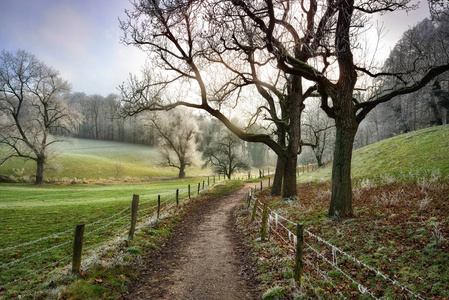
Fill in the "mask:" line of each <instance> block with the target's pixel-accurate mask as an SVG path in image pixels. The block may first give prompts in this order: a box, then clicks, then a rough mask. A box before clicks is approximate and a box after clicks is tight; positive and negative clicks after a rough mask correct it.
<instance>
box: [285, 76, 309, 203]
mask: <svg viewBox="0 0 449 300" xmlns="http://www.w3.org/2000/svg"><path fill="white" fill-rule="evenodd" d="M289 81H290V82H289V91H288V97H287V98H288V101H287V102H288V103H287V111H288V118H289V120H290V124H289V126H288V145H287V149H286V150H287V153H286V155H285V156H286V157H285V160H284V178H283V186H282V198H283V199H294V198H298V195H297V193H296V162H297V160H298V153H299V152H300V151H299V150H300V148H299V144H300V140H301V128H300V126H301V113H302V110H303V109H304V103H303V98H302V81H301V77H299V76H295V75H293V76H291V77H290V78H289Z"/></svg>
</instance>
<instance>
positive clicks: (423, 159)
mask: <svg viewBox="0 0 449 300" xmlns="http://www.w3.org/2000/svg"><path fill="white" fill-rule="evenodd" d="M331 172H332V163H330V164H328V165H326V166H325V167H323V168H321V169H319V170H317V171H315V172H313V173H310V174H308V175H306V176H301V177H300V178H299V180H300V182H308V181H310V180H328V179H330V178H331ZM432 172H434V173H435V175H438V176H441V177H447V176H449V125H445V126H437V127H431V128H426V129H423V130H418V131H414V132H410V133H407V134H403V135H400V136H396V137H393V138H390V139H386V140H383V141H380V142H378V143H375V144H372V145H369V146H366V147H363V148H361V149H358V150H356V151H354V153H353V159H352V177H353V178H354V179H362V178H373V177H380V176H385V174H389V175H391V176H392V177H396V178H402V179H404V180H407V179H413V178H418V177H422V176H424V175H430V174H429V173H432Z"/></svg>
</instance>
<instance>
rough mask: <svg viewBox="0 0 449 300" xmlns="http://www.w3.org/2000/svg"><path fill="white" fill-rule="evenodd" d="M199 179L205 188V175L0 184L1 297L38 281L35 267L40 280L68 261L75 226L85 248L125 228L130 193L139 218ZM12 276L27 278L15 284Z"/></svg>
mask: <svg viewBox="0 0 449 300" xmlns="http://www.w3.org/2000/svg"><path fill="white" fill-rule="evenodd" d="M203 181H204V182H205V185H206V187H207V178H187V179H182V180H179V179H178V180H158V181H150V182H141V183H116V184H104V183H102V184H89V185H85V184H82V185H81V184H80V185H77V184H72V185H58V184H46V185H43V186H32V185H25V184H1V185H0V237H1V238H0V272H1V273H2V276H1V277H0V298H1V294H2V290H4V291H5V290H9V289H10V288H11V287H14V289H16V290H21V289H22V288H24V287H25V286H26V285H28V284H29V282H28V281H30V280H31V281H33V280H37V277H36V274H33V272H36V271H39V272H38V273H39V275H40V276H41V277H39V278H45V275H43V274H45V272H47V271H49V270H51V269H53V268H54V267H55V266H59V265H60V264H62V265H63V264H65V263H67V262H68V261H70V255H71V253H72V252H71V251H72V248H71V247H72V241H73V232H74V229H75V226H76V225H77V224H86V228H85V241H84V244H85V245H84V247H85V249H95V248H96V247H98V246H100V245H104V244H105V243H106V244H107V243H108V241H110V240H113V239H114V237H115V236H116V235H117V234H123V230H124V231H126V230H127V229H128V228H129V222H130V215H129V214H130V206H131V200H132V197H133V194H137V195H139V196H140V206H139V219H141V220H144V219H145V217H150V216H152V215H153V214H154V212H155V211H156V208H155V205H157V199H158V195H161V202H162V204H172V205H173V204H174V203H175V194H176V189H179V190H180V198H181V199H182V198H185V197H186V196H187V190H188V189H187V188H188V185H189V184H190V185H191V195H192V196H193V195H196V194H197V191H198V183H200V185H201V188H202V185H203ZM210 183H211V184H212V183H213V179H212V178H211V179H210ZM33 241H37V242H33ZM30 242H31V243H30ZM28 243H30V244H28ZM61 259H62V261H61V262H58V261H59V260H61ZM42 268H44V269H43V270H41V269H42ZM42 276H43V277H42ZM17 279H27V280H22V281H20V280H19V281H17V283H14V282H13V281H14V280H17ZM5 284H6V286H4V285H5ZM34 284H37V283H34Z"/></svg>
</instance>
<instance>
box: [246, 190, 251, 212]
mask: <svg viewBox="0 0 449 300" xmlns="http://www.w3.org/2000/svg"><path fill="white" fill-rule="evenodd" d="M247 202H248V206H247V207H246V209H249V207H250V205H251V191H248V201H247Z"/></svg>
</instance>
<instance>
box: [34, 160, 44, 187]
mask: <svg viewBox="0 0 449 300" xmlns="http://www.w3.org/2000/svg"><path fill="white" fill-rule="evenodd" d="M36 164H37V170H36V181H35V182H34V184H35V185H40V184H42V183H43V182H44V164H45V156H43V155H39V156H38V157H37V159H36Z"/></svg>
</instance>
